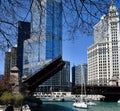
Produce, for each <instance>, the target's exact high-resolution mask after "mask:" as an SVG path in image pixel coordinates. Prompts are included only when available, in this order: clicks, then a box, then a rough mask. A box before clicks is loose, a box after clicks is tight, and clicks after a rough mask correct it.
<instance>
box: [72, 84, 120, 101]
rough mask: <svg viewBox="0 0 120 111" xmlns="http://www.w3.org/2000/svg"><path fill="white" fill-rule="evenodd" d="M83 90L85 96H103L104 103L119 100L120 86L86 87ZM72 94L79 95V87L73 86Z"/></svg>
mask: <svg viewBox="0 0 120 111" xmlns="http://www.w3.org/2000/svg"><path fill="white" fill-rule="evenodd" d="M85 90H86V94H91V95H103V96H105V98H104V100H103V101H106V102H116V101H118V100H119V99H120V86H97V85H86V86H85ZM73 93H74V94H81V86H75V87H74V88H73Z"/></svg>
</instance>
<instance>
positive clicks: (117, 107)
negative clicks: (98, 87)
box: [35, 102, 120, 111]
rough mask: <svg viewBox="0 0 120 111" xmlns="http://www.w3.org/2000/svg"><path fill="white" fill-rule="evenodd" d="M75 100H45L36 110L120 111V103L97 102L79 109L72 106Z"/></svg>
mask: <svg viewBox="0 0 120 111" xmlns="http://www.w3.org/2000/svg"><path fill="white" fill-rule="evenodd" d="M72 104H73V102H43V105H42V106H41V108H39V109H37V110H35V111H120V103H117V102H97V105H96V106H89V107H88V109H79V108H74V107H73V106H72Z"/></svg>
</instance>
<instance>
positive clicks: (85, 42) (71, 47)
mask: <svg viewBox="0 0 120 111" xmlns="http://www.w3.org/2000/svg"><path fill="white" fill-rule="evenodd" d="M92 44H93V37H92V36H91V37H88V36H83V37H79V39H76V40H63V60H65V61H70V65H71V67H72V66H73V65H76V66H77V65H80V64H84V63H87V49H88V47H89V46H91V45H92Z"/></svg>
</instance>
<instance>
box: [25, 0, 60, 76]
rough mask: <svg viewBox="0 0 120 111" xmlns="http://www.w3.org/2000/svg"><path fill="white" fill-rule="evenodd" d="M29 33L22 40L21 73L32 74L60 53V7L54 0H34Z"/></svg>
mask: <svg viewBox="0 0 120 111" xmlns="http://www.w3.org/2000/svg"><path fill="white" fill-rule="evenodd" d="M31 12H32V16H31V35H30V39H27V40H25V41H24V55H23V56H24V57H23V73H24V75H31V74H34V73H35V72H36V71H38V70H40V68H41V67H42V66H44V65H45V64H46V63H48V62H49V61H51V60H53V59H54V58H56V57H58V56H59V55H61V54H62V7H61V3H60V2H57V1H55V0H35V1H34V2H33V5H32V9H31Z"/></svg>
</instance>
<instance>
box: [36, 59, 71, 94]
mask: <svg viewBox="0 0 120 111" xmlns="http://www.w3.org/2000/svg"><path fill="white" fill-rule="evenodd" d="M37 91H41V92H51V91H53V92H56V91H70V62H68V61H65V65H64V67H63V69H62V70H61V71H59V72H58V73H57V74H55V75H54V76H53V77H51V78H50V79H48V80H47V81H46V82H44V83H43V84H42V85H40V86H39V88H38V89H37Z"/></svg>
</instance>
